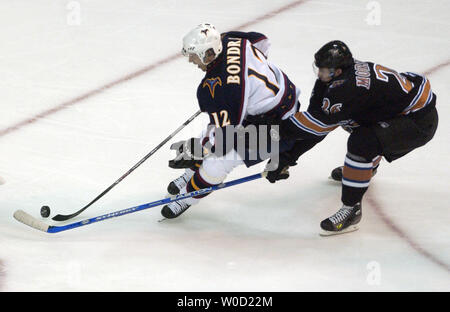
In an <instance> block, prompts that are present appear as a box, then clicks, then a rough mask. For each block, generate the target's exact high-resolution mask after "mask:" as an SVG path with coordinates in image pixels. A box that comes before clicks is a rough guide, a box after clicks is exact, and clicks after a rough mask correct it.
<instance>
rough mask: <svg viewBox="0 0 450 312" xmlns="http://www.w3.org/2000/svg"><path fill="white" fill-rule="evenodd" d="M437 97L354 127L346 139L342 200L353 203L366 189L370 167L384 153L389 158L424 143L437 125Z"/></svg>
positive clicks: (406, 152)
mask: <svg viewBox="0 0 450 312" xmlns="http://www.w3.org/2000/svg"><path fill="white" fill-rule="evenodd" d="M435 104H436V98H434V99H433V101H432V102H431V103H430V104H429V106H427V107H425V108H423V109H422V110H420V111H417V112H415V113H411V114H409V115H401V116H398V117H395V118H393V119H390V120H386V121H384V122H379V123H377V124H375V125H372V126H361V127H358V128H356V129H355V130H354V131H353V133H352V134H351V135H350V137H349V139H348V142H347V155H346V161H345V164H344V170H343V178H342V202H343V204H344V205H348V206H353V205H355V204H356V203H358V202H360V201H361V200H362V198H363V196H364V193H365V192H366V191H367V188H368V186H369V182H370V179H371V177H372V169H373V168H374V167H375V165H377V164H378V162H379V157H378V156H384V158H385V159H386V160H387V161H388V162H392V161H394V160H396V159H398V158H400V157H403V156H405V155H406V154H408V153H409V152H411V151H412V150H414V149H416V148H418V147H420V146H423V145H425V144H426V143H428V142H429V141H430V140H431V139H432V138H433V136H434V134H435V132H436V129H437V126H438V114H437V110H436V107H435Z"/></svg>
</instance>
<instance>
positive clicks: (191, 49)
mask: <svg viewBox="0 0 450 312" xmlns="http://www.w3.org/2000/svg"><path fill="white" fill-rule="evenodd" d="M209 49H213V51H214V53H215V55H216V57H217V56H218V55H219V54H220V52H222V39H221V37H220V33H219V32H218V31H217V30H216V27H214V25H212V24H208V23H203V24H200V25H198V26H197V27H195V28H194V29H192V30H191V31H190V32H189V33H188V34H187V35H186V36H184V38H183V48H182V49H181V53H182V54H183V55H184V56H189V54H197V56H198V57H199V58H200V60H201V61H202V63H203V64H205V65H207V63H205V62H204V59H205V56H206V51H208V50H209Z"/></svg>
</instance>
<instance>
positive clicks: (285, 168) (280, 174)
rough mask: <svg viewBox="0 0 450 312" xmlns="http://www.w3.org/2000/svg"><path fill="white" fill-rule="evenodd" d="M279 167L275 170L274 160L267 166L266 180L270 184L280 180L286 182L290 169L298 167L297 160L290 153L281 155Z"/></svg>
mask: <svg viewBox="0 0 450 312" xmlns="http://www.w3.org/2000/svg"><path fill="white" fill-rule="evenodd" d="M279 158H280V159H279V162H278V167H277V168H276V169H274V166H275V163H274V162H273V161H272V159H270V160H269V162H268V163H267V166H266V171H267V175H266V179H267V180H269V182H270V183H275V182H276V181H278V180H286V179H287V178H289V167H291V166H295V165H297V162H296V159H294V158H293V157H292V155H291V154H290V153H289V152H284V153H281V154H280V155H279Z"/></svg>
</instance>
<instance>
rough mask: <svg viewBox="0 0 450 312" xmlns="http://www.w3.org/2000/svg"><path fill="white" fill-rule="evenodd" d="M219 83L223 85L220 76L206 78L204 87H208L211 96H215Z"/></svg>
mask: <svg viewBox="0 0 450 312" xmlns="http://www.w3.org/2000/svg"><path fill="white" fill-rule="evenodd" d="M217 85H219V86H222V80H221V79H220V77H215V78H208V79H206V80H205V82H203V85H202V87H203V88H204V87H208V88H209V92H210V93H211V97H212V98H214V92H215V90H216V86H217Z"/></svg>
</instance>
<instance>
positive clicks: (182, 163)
mask: <svg viewBox="0 0 450 312" xmlns="http://www.w3.org/2000/svg"><path fill="white" fill-rule="evenodd" d="M170 149H173V150H177V153H178V154H177V156H176V157H175V158H174V159H172V160H169V167H170V168H173V169H182V168H192V167H195V166H196V165H200V164H201V163H202V161H203V156H204V155H205V152H204V150H203V146H202V144H201V142H200V139H199V138H190V139H188V140H186V141H180V142H176V143H173V144H172V145H171V146H170Z"/></svg>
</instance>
